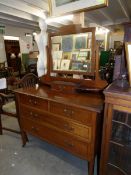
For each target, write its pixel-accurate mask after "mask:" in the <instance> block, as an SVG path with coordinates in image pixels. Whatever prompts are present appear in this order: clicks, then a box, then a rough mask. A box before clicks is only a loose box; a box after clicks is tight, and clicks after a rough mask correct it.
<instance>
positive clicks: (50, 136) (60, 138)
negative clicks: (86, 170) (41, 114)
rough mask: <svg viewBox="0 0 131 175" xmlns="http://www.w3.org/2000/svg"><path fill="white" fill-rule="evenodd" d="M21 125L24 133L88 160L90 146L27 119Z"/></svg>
mask: <svg viewBox="0 0 131 175" xmlns="http://www.w3.org/2000/svg"><path fill="white" fill-rule="evenodd" d="M21 124H22V128H23V130H24V131H26V132H28V133H30V134H32V135H34V136H37V137H39V138H41V139H43V140H45V141H48V142H49V143H53V144H55V145H57V146H60V147H62V148H64V149H65V150H67V151H69V152H71V153H73V154H75V155H78V156H79V157H81V158H84V159H88V160H90V153H91V149H90V144H87V143H86V142H82V141H80V140H78V139H76V138H74V137H71V136H69V135H68V134H67V133H61V132H59V131H56V130H53V129H52V128H50V127H47V126H46V125H45V126H43V125H42V124H37V123H36V122H34V121H32V120H29V119H24V118H22V120H21Z"/></svg>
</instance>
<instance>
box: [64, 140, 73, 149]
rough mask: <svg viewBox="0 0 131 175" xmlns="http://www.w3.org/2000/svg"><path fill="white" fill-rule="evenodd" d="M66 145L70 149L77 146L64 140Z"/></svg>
mask: <svg viewBox="0 0 131 175" xmlns="http://www.w3.org/2000/svg"><path fill="white" fill-rule="evenodd" d="M64 143H65V144H66V145H67V146H69V147H74V146H75V145H74V144H73V143H70V142H68V141H67V140H64Z"/></svg>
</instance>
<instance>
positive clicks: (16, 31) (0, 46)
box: [0, 25, 38, 62]
mask: <svg viewBox="0 0 131 175" xmlns="http://www.w3.org/2000/svg"><path fill="white" fill-rule="evenodd" d="M25 33H33V30H31V29H25V28H19V27H14V26H8V25H5V35H7V36H16V37H21V38H24V37H25ZM25 40H26V39H25ZM32 50H35V51H37V50H38V48H37V45H36V43H35V42H34V47H33V48H32ZM3 61H6V54H5V45H4V39H3V36H2V35H0V62H3Z"/></svg>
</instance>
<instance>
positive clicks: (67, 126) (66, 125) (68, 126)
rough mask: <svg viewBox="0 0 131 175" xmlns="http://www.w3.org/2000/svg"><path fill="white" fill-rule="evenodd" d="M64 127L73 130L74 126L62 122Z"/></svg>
mask: <svg viewBox="0 0 131 175" xmlns="http://www.w3.org/2000/svg"><path fill="white" fill-rule="evenodd" d="M64 128H65V129H66V130H68V131H74V128H73V127H70V125H68V124H64Z"/></svg>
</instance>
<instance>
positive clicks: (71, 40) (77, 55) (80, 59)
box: [51, 32, 92, 79]
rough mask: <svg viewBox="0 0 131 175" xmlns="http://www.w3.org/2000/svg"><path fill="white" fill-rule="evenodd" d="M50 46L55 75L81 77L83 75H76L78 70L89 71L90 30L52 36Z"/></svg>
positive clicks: (81, 71)
mask: <svg viewBox="0 0 131 175" xmlns="http://www.w3.org/2000/svg"><path fill="white" fill-rule="evenodd" d="M51 46H52V72H56V74H55V75H56V76H65V77H66V78H68V77H69V78H70V77H71V78H78V79H82V78H83V75H77V74H78V72H79V73H83V74H85V73H91V70H92V68H91V66H92V65H91V63H92V53H91V51H92V32H88V33H82V34H72V35H63V36H53V37H51ZM58 71H59V73H58ZM62 71H64V72H66V74H64V75H63V74H62ZM67 72H68V73H67ZM78 76H79V77H78Z"/></svg>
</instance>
